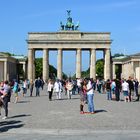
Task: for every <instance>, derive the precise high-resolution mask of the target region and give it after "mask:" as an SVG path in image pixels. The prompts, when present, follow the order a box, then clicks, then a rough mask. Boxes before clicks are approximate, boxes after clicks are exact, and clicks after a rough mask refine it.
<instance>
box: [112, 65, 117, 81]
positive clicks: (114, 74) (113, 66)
mask: <svg viewBox="0 0 140 140" xmlns="http://www.w3.org/2000/svg"><path fill="white" fill-rule="evenodd" d="M112 69H113V79H115V78H116V73H115V64H114V63H113V64H112Z"/></svg>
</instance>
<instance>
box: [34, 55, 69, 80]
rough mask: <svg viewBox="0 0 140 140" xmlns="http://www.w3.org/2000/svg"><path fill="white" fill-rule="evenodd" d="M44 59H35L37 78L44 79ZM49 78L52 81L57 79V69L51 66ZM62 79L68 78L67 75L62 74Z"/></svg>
mask: <svg viewBox="0 0 140 140" xmlns="http://www.w3.org/2000/svg"><path fill="white" fill-rule="evenodd" d="M42 62H43V61H42V58H36V59H35V75H36V78H37V77H42V71H43V64H42ZM49 77H50V78H52V79H55V78H56V77H57V69H56V68H55V67H54V66H52V65H49ZM62 77H63V78H64V79H66V78H67V75H66V74H65V73H62Z"/></svg>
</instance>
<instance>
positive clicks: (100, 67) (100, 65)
mask: <svg viewBox="0 0 140 140" xmlns="http://www.w3.org/2000/svg"><path fill="white" fill-rule="evenodd" d="M96 74H97V76H98V77H101V78H103V77H104V60H103V59H99V60H97V61H96Z"/></svg>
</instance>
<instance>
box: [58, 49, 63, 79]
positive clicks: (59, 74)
mask: <svg viewBox="0 0 140 140" xmlns="http://www.w3.org/2000/svg"><path fill="white" fill-rule="evenodd" d="M62 55H63V54H62V49H58V54H57V78H58V79H62V57H63V56H62Z"/></svg>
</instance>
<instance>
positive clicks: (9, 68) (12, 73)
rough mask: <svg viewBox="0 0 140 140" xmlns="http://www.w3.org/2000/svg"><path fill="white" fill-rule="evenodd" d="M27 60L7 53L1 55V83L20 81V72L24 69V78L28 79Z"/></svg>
mask: <svg viewBox="0 0 140 140" xmlns="http://www.w3.org/2000/svg"><path fill="white" fill-rule="evenodd" d="M26 63H27V58H26V57H24V56H20V58H19V57H18V56H9V55H8V54H6V53H2V52H1V53H0V81H5V80H8V81H11V80H13V79H17V80H19V79H20V76H21V75H20V70H19V69H23V73H25V74H24V75H22V77H23V78H26V77H27V65H26Z"/></svg>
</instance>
